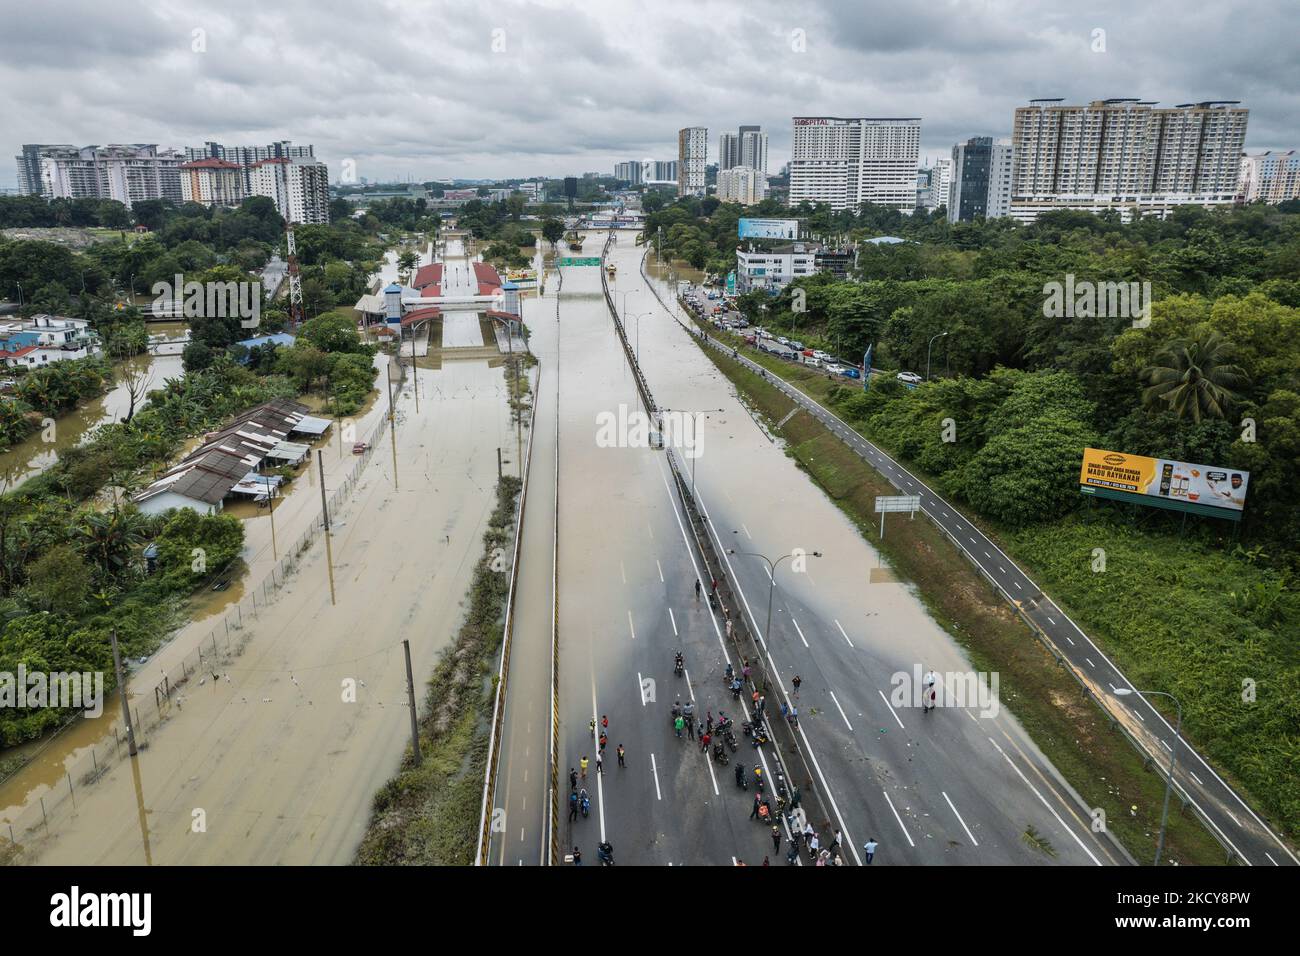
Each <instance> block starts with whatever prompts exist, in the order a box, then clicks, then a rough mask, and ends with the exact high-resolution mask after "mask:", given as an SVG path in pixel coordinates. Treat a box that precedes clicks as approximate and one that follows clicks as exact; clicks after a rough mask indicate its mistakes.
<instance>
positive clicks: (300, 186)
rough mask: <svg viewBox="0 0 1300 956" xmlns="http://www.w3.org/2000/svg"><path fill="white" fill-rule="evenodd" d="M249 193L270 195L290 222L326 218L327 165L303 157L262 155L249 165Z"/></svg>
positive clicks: (328, 202)
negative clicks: (280, 157) (250, 181)
mask: <svg viewBox="0 0 1300 956" xmlns="http://www.w3.org/2000/svg"><path fill="white" fill-rule="evenodd" d="M250 173H251V178H252V188H251V190H250V192H251V194H252V195H254V196H270V197H271V199H272V200H274V202H275V208H276V211H277V212H279V213H280V215H281V216H283V217H284V218H285V219H286V220H287V221H289V222H294V223H327V222H329V205H330V189H329V169H328V167H326V165H325V164H324V163H321V162H317V161H316V160H305V159H264V160H262V161H260V162H257V163H254V164H253V165H252V167H251V169H250Z"/></svg>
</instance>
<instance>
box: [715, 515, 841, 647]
mask: <svg viewBox="0 0 1300 956" xmlns="http://www.w3.org/2000/svg"><path fill="white" fill-rule="evenodd" d="M735 533H736V532H734V531H733V532H732V534H735ZM727 553H728V554H743V555H747V556H749V557H751V558H762V559H763V560H764V561H765V562H767V577H768V586H767V626H766V627H765V628H764V629H763V633H764V634H765V635H770V634H771V633H772V595H773V594H774V593H775V592H776V569H777V567H778V566H779V565H780V564H781V562H782V561H784V560H785V559H786V558H793V557H794V556H795V552H793V551H791V552H790V553H789V554H783V555H782V556H781V557H779V558H777V559H776V560H775V561H773V560H772V559H771V558H769V557H768V556H767V555H765V554H760V553H759V552H757V551H737V550H736V549H735V548H728V549H727ZM808 554H811V555H812V556H813V557H814V558H820V557H821V556H822V553H821V552H820V551H809V552H808Z"/></svg>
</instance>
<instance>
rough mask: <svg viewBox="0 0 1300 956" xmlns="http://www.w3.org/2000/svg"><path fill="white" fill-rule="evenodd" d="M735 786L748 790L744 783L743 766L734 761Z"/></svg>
mask: <svg viewBox="0 0 1300 956" xmlns="http://www.w3.org/2000/svg"><path fill="white" fill-rule="evenodd" d="M736 786H738V787H740V788H742V789H744V790H748V789H749V785H748V784H747V783H746V782H745V765H744V764H742V763H741V762H740V761H736Z"/></svg>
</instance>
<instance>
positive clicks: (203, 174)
mask: <svg viewBox="0 0 1300 956" xmlns="http://www.w3.org/2000/svg"><path fill="white" fill-rule="evenodd" d="M246 195H247V193H246V192H245V190H244V170H243V169H241V168H240V167H239V166H238V165H237V164H236V163H232V162H229V161H228V160H224V159H198V160H195V161H193V162H190V163H182V164H181V199H183V200H184V201H185V202H197V203H202V204H203V205H205V206H238V205H239V204H240V203H241V202H243V201H244V197H245V196H246Z"/></svg>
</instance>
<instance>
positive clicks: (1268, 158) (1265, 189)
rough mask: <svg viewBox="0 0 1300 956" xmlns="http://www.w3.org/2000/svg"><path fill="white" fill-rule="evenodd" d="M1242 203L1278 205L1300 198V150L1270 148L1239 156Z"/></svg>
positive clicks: (1239, 186) (1239, 191)
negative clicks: (1275, 149) (1281, 150)
mask: <svg viewBox="0 0 1300 956" xmlns="http://www.w3.org/2000/svg"><path fill="white" fill-rule="evenodd" d="M1238 195H1239V197H1240V201H1241V202H1264V203H1270V204H1277V203H1280V202H1286V201H1287V200H1288V199H1300V153H1297V152H1296V151H1295V150H1294V149H1288V150H1287V151H1286V152H1284V153H1283V152H1274V151H1272V150H1269V151H1267V152H1263V153H1256V154H1255V155H1253V156H1250V155H1243V156H1242V157H1241V178H1240V182H1239V184H1238Z"/></svg>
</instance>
